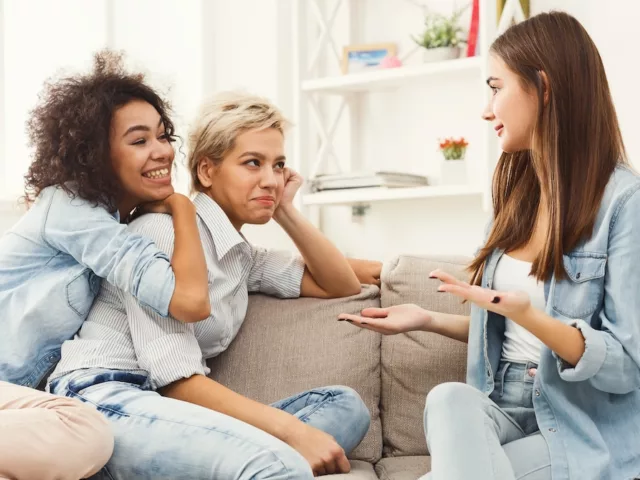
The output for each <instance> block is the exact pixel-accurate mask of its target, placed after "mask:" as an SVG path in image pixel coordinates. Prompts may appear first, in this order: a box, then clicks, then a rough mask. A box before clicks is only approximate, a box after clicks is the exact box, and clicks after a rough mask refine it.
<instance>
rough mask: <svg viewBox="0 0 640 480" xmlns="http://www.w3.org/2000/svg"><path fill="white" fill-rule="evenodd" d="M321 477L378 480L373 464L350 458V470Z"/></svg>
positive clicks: (335, 479) (336, 479)
mask: <svg viewBox="0 0 640 480" xmlns="http://www.w3.org/2000/svg"><path fill="white" fill-rule="evenodd" d="M322 478H326V479H327V480H328V479H331V480H378V476H377V475H376V472H375V471H374V470H373V465H371V464H370V463H369V462H363V461H362V460H351V471H350V472H349V473H341V474H338V475H327V476H324V477H322Z"/></svg>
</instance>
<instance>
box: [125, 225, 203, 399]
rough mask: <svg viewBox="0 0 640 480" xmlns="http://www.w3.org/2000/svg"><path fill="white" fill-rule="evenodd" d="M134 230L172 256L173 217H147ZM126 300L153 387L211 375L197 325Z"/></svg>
mask: <svg viewBox="0 0 640 480" xmlns="http://www.w3.org/2000/svg"><path fill="white" fill-rule="evenodd" d="M132 228H134V229H136V230H141V231H142V232H144V234H145V235H147V236H149V238H151V239H153V241H154V242H155V243H156V245H157V246H158V247H159V248H160V249H161V250H163V251H165V252H167V254H168V255H170V254H171V253H172V250H173V244H174V232H173V224H172V222H171V218H170V217H168V216H166V215H157V216H154V218H150V219H149V218H146V219H143V222H141V223H139V224H138V225H133V226H132ZM150 288H152V285H150ZM123 297H124V304H125V308H126V311H127V319H128V322H129V328H130V331H131V338H132V340H133V345H134V348H135V352H136V357H137V359H138V364H139V366H140V368H143V369H144V370H146V371H147V372H148V373H149V381H150V384H151V386H152V387H153V388H156V389H157V388H161V387H164V386H166V385H169V384H171V383H173V382H175V381H177V380H180V379H182V378H189V377H191V376H193V375H198V374H199V375H207V374H208V373H209V369H208V368H207V366H206V364H205V362H204V359H203V358H202V350H201V349H200V346H199V344H198V340H197V338H196V335H195V327H194V325H193V324H190V323H182V322H179V321H178V320H175V319H174V318H172V317H170V316H169V317H163V316H161V315H159V314H158V313H157V312H155V311H154V310H153V309H151V308H149V307H146V306H143V305H141V304H140V303H139V302H138V301H136V299H135V298H134V297H133V296H132V295H131V294H127V293H125V294H124V295H123Z"/></svg>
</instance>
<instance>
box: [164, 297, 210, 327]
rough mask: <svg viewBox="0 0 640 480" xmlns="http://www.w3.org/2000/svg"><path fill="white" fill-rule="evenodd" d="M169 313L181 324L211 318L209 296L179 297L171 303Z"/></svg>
mask: <svg viewBox="0 0 640 480" xmlns="http://www.w3.org/2000/svg"><path fill="white" fill-rule="evenodd" d="M174 297H175V295H174ZM170 313H171V316H173V317H174V318H175V319H176V320H180V321H181V322H183V323H195V322H200V321H202V320H206V319H207V318H209V316H211V303H210V301H209V295H208V294H207V295H206V296H203V295H179V296H177V298H174V300H173V301H172V302H171V305H170Z"/></svg>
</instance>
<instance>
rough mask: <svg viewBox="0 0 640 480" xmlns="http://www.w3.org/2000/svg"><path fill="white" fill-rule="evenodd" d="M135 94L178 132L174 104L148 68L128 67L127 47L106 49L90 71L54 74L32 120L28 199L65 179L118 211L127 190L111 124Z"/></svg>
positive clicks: (68, 187)
mask: <svg viewBox="0 0 640 480" xmlns="http://www.w3.org/2000/svg"><path fill="white" fill-rule="evenodd" d="M132 100H143V101H145V102H148V103H149V104H151V105H152V106H153V107H154V108H155V109H156V110H157V111H158V113H159V114H160V118H161V120H162V123H163V124H164V128H165V131H166V133H167V135H168V136H169V138H170V139H172V140H173V139H174V138H175V136H174V132H175V128H174V125H173V122H172V121H171V119H170V118H169V113H170V106H169V104H168V103H167V102H166V101H165V100H164V99H162V98H161V97H160V95H159V94H158V93H156V91H155V90H154V89H152V88H151V87H150V86H148V85H147V84H146V83H145V78H144V75H143V74H141V73H135V74H132V73H128V72H126V70H125V67H124V62H123V54H122V53H118V52H113V51H110V50H103V51H100V52H98V53H96V54H95V56H94V65H93V69H92V71H91V72H90V73H89V74H85V75H74V76H68V77H64V78H53V79H50V80H48V81H47V82H46V83H45V86H44V89H43V91H42V93H41V94H40V96H39V101H38V105H37V106H36V108H35V109H33V110H32V111H31V116H30V118H29V120H28V121H27V134H28V137H29V146H30V147H31V148H32V149H33V150H34V155H33V161H32V163H31V165H30V167H29V171H28V172H27V174H26V175H25V199H26V201H27V203H31V202H33V201H34V200H35V198H36V197H37V196H38V195H39V194H40V192H41V191H42V190H43V189H44V188H46V187H49V186H51V185H59V186H61V187H62V188H64V189H65V191H67V192H68V193H69V194H70V195H73V196H75V195H78V196H79V197H81V198H83V199H85V200H88V201H90V202H93V203H95V204H96V205H97V204H101V205H103V206H104V207H106V208H107V209H108V210H109V211H110V212H114V211H115V210H116V208H117V203H118V201H119V199H120V198H121V196H122V193H123V192H122V187H121V185H120V182H119V180H118V178H117V177H116V175H115V172H114V170H113V168H112V165H111V160H110V147H109V129H110V126H111V119H112V116H113V113H114V111H115V110H116V109H117V108H118V107H121V106H122V105H125V104H126V103H128V102H130V101H132Z"/></svg>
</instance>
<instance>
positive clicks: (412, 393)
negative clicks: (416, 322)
mask: <svg viewBox="0 0 640 480" xmlns="http://www.w3.org/2000/svg"><path fill="white" fill-rule="evenodd" d="M467 262H468V259H466V258H461V257H434V256H431V257H428V258H427V257H419V256H400V257H398V258H396V259H394V260H393V261H390V262H387V263H386V264H385V266H384V269H383V272H382V295H381V304H382V307H389V306H392V305H399V304H403V303H415V304H417V305H419V306H420V307H422V308H425V309H427V310H432V311H438V312H446V313H452V314H458V315H468V314H469V305H468V304H462V302H461V301H460V300H459V299H458V298H456V297H454V296H453V295H449V294H445V293H438V292H437V288H438V285H439V283H440V282H439V281H438V280H432V279H430V278H429V272H431V271H432V270H435V269H437V268H440V269H443V270H445V271H447V272H449V273H451V274H454V275H455V276H456V277H458V278H461V279H466V274H465V273H464V267H465V265H466V263H467ZM381 365H382V389H381V402H380V412H381V413H380V414H381V418H382V435H383V442H384V456H385V457H390V456H402V455H426V454H427V453H428V452H427V445H426V440H425V436H424V428H423V421H422V418H423V412H424V404H425V399H426V395H427V393H428V392H429V390H431V389H432V388H433V387H434V386H436V385H437V384H439V383H442V382H451V381H458V382H463V381H465V371H466V344H465V343H462V342H459V341H456V340H451V339H449V338H446V337H443V336H441V335H437V334H433V333H426V332H411V333H408V334H402V335H390V336H383V338H382V348H381Z"/></svg>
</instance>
